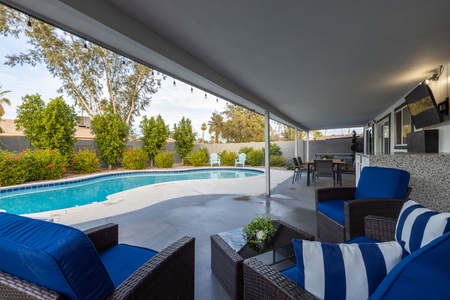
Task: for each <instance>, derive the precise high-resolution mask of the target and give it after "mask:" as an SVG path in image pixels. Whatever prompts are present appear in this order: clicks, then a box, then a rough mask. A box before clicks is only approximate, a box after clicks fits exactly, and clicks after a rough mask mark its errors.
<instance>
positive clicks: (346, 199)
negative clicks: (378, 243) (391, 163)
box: [315, 167, 411, 243]
mask: <svg viewBox="0 0 450 300" xmlns="http://www.w3.org/2000/svg"><path fill="white" fill-rule="evenodd" d="M408 183H409V173H408V172H406V171H404V170H399V169H391V168H380V167H365V168H364V169H363V171H362V173H361V177H360V180H359V183H358V187H356V188H353V187H336V188H322V189H317V190H316V194H315V195H316V217H317V238H318V239H319V240H321V241H324V242H329V243H342V242H344V241H347V240H349V239H351V238H353V237H356V236H362V235H364V217H366V216H368V215H376V216H383V217H389V218H397V217H398V214H399V213H400V210H401V208H402V206H403V204H404V202H405V200H406V199H407V198H408V196H409V193H410V192H411V188H410V187H408ZM385 187H386V188H385ZM383 188H385V190H383ZM355 199H356V200H355Z"/></svg>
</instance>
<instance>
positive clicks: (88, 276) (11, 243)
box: [0, 213, 114, 299]
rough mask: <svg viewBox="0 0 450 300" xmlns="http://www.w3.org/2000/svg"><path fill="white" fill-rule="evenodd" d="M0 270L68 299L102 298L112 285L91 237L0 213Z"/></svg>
mask: <svg viewBox="0 0 450 300" xmlns="http://www.w3.org/2000/svg"><path fill="white" fill-rule="evenodd" d="M0 251H1V255H0V269H1V270H2V271H4V272H7V273H9V274H12V275H14V276H17V277H19V278H22V279H25V280H28V281H30V282H33V283H36V284H38V285H40V286H43V287H46V288H48V289H51V290H54V291H57V292H58V293H60V294H63V295H64V296H66V297H67V298H69V299H104V298H106V297H107V296H108V295H109V294H111V293H112V292H113V291H114V284H113V282H112V280H111V278H110V277H109V275H108V272H107V271H106V269H105V267H104V266H103V263H102V261H101V260H100V257H99V255H98V253H97V251H96V250H95V247H94V245H93V244H92V242H91V240H90V239H89V238H88V237H87V236H86V235H85V234H84V233H83V232H82V231H80V230H78V229H75V228H73V227H69V226H64V225H61V224H55V223H50V222H46V221H40V220H34V219H30V218H26V217H21V216H17V215H12V214H7V213H0Z"/></svg>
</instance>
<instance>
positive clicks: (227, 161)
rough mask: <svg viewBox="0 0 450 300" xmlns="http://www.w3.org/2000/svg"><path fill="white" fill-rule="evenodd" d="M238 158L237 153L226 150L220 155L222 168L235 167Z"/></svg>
mask: <svg viewBox="0 0 450 300" xmlns="http://www.w3.org/2000/svg"><path fill="white" fill-rule="evenodd" d="M237 157H238V155H237V154H236V153H234V152H231V151H230V152H228V151H227V150H224V151H222V152H221V153H220V163H221V165H222V166H234V163H235V160H236V158H237Z"/></svg>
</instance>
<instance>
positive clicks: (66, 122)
mask: <svg viewBox="0 0 450 300" xmlns="http://www.w3.org/2000/svg"><path fill="white" fill-rule="evenodd" d="M22 99H23V103H22V104H21V105H20V106H19V107H18V108H17V118H16V120H15V121H14V122H15V124H16V128H17V129H18V130H22V131H23V132H24V134H25V136H26V137H27V138H28V139H29V140H30V142H31V144H32V145H33V147H35V148H37V149H51V150H56V149H57V150H59V151H60V152H61V153H62V154H64V155H66V156H67V157H68V156H69V155H72V153H73V150H74V145H75V141H76V139H75V132H76V129H75V126H76V125H77V123H78V117H77V115H76V113H75V109H74V108H73V107H71V106H69V105H67V104H66V103H65V102H64V99H63V98H62V97H57V98H55V99H51V100H50V102H49V103H48V104H47V106H46V105H45V103H44V101H43V100H42V99H41V97H40V96H39V95H38V94H36V95H31V96H29V95H26V96H25V97H23V98H22Z"/></svg>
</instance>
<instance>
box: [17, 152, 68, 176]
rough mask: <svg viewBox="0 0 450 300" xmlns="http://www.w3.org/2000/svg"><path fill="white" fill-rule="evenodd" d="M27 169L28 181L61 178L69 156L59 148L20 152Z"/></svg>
mask: <svg viewBox="0 0 450 300" xmlns="http://www.w3.org/2000/svg"><path fill="white" fill-rule="evenodd" d="M20 157H21V158H23V159H24V161H25V163H26V169H27V181H35V180H50V179H60V178H62V177H63V176H64V173H65V172H66V167H67V157H66V156H64V155H62V154H61V153H60V152H59V151H58V150H31V149H27V150H24V151H22V152H21V153H20Z"/></svg>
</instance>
